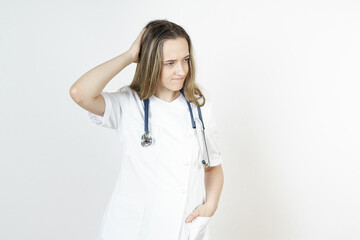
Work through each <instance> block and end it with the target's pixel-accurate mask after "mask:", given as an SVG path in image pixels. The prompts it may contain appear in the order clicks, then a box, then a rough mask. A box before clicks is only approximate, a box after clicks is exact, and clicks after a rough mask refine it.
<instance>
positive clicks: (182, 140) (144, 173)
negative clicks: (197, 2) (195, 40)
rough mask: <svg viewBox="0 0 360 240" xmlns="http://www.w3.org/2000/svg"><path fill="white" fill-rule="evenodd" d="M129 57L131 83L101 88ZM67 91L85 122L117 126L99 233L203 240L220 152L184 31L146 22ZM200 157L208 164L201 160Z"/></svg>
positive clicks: (218, 187)
mask: <svg viewBox="0 0 360 240" xmlns="http://www.w3.org/2000/svg"><path fill="white" fill-rule="evenodd" d="M130 63H137V67H136V72H135V76H134V79H133V81H132V83H131V85H129V86H125V87H123V88H121V89H119V90H118V91H116V92H103V91H102V90H103V89H104V87H105V86H106V84H107V83H108V82H109V81H110V80H111V79H112V78H113V77H114V76H115V75H116V74H118V73H119V72H120V71H121V70H122V69H123V68H125V67H126V66H127V65H129V64H130ZM180 90H181V91H180ZM70 95H71V97H72V99H73V100H74V101H75V102H76V103H77V104H78V105H79V106H81V107H82V108H84V109H85V110H87V111H88V116H89V120H90V122H91V123H92V124H94V125H97V126H102V127H107V128H112V129H116V131H117V133H118V136H119V138H120V143H121V147H122V159H121V161H122V162H121V163H122V164H121V170H120V174H119V177H118V180H117V184H116V187H115V189H114V191H113V194H112V196H111V199H110V201H109V203H108V206H107V208H106V211H105V214H104V217H103V222H102V225H101V227H100V230H99V233H98V239H99V240H100V239H101V240H105V239H106V240H115V239H116V240H122V239H124V240H131V239H138V240H145V239H146V240H172V239H173V240H178V239H180V240H182V239H184V240H185V239H186V240H188V239H193V240H194V239H197V240H200V239H209V228H208V223H209V221H210V219H211V217H212V216H213V215H214V213H215V211H216V209H217V206H218V202H219V198H220V194H221V191H222V186H223V172H222V167H221V164H222V158H221V156H220V152H219V150H218V148H217V144H216V141H217V131H216V124H215V119H214V116H213V113H212V110H211V104H210V103H209V101H205V97H204V96H203V94H202V92H201V91H200V89H199V87H198V86H197V85H196V83H195V67H194V59H193V51H192V45H191V41H190V38H189V36H188V34H187V33H186V31H185V30H184V29H183V28H182V27H181V26H179V25H177V24H175V23H172V22H169V21H167V20H155V21H151V22H149V23H148V24H147V25H146V26H145V28H144V29H143V30H142V31H141V32H140V34H139V36H138V37H137V39H136V40H135V41H134V43H133V44H132V46H131V47H130V49H129V50H128V51H126V52H125V53H123V54H121V55H119V56H117V57H115V58H113V59H111V60H109V61H107V62H105V63H103V64H101V65H99V66H97V67H95V68H93V69H91V70H90V71H88V72H87V73H85V74H84V75H83V76H81V77H80V78H79V79H78V80H77V81H76V82H75V83H74V84H73V86H72V87H71V89H70ZM147 99H148V100H147ZM146 101H148V102H147V103H148V105H147V104H146ZM146 105H147V106H148V108H147V109H148V113H147V114H146V113H145V112H146V111H145V106H146ZM197 107H201V109H200V110H201V114H202V119H203V122H204V126H205V129H206V135H205V139H206V145H205V141H203V137H202V135H201V134H202V133H201V128H202V123H201V118H200V115H199V113H198V108H197ZM190 109H191V111H192V112H193V114H192V116H193V120H194V121H193V120H192V118H191V114H190ZM146 116H147V118H148V122H147V124H146V123H145V121H146V120H145V119H146ZM194 123H195V126H196V130H195V129H193V127H194V125H193V124H194ZM146 125H147V126H148V128H147V129H146ZM144 128H145V130H148V131H149V132H147V134H144ZM145 135H146V137H147V138H146V139H144V138H145ZM147 145H148V146H147ZM205 146H206V147H205ZM206 148H207V152H206ZM204 156H205V157H204ZM207 156H208V158H209V159H210V163H208V162H206V163H205V164H204V163H202V162H201V161H202V160H203V159H204V158H206V159H207ZM206 164H208V165H209V166H208V165H206Z"/></svg>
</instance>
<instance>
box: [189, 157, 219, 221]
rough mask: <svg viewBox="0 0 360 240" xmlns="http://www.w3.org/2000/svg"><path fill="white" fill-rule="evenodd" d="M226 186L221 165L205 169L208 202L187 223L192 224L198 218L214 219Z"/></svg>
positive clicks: (195, 211) (190, 216) (196, 210)
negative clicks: (223, 188)
mask: <svg viewBox="0 0 360 240" xmlns="http://www.w3.org/2000/svg"><path fill="white" fill-rule="evenodd" d="M223 184H224V174H223V170H222V167H221V164H219V165H217V166H215V167H209V168H205V190H206V202H205V203H204V204H202V205H200V206H198V207H197V208H196V209H195V210H194V211H193V212H192V213H191V214H190V215H189V216H188V217H187V218H186V220H185V221H186V222H187V223H189V222H192V221H193V220H194V219H195V218H197V217H198V216H204V217H212V216H213V215H214V213H215V212H216V209H217V206H218V203H219V199H220V194H221V190H222V187H223Z"/></svg>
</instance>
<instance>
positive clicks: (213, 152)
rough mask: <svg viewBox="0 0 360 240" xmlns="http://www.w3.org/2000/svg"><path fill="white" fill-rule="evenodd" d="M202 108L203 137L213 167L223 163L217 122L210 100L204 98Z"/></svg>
mask: <svg viewBox="0 0 360 240" xmlns="http://www.w3.org/2000/svg"><path fill="white" fill-rule="evenodd" d="M202 108H204V110H203V111H204V113H203V121H204V125H205V139H206V145H207V149H208V152H209V158H210V166H211V167H214V166H217V165H220V164H222V163H223V160H222V156H221V153H220V148H219V134H218V130H217V122H216V119H215V115H214V112H213V107H212V103H211V101H209V100H208V99H206V102H205V105H204V106H203V107H202Z"/></svg>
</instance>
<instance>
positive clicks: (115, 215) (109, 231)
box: [102, 196, 145, 240]
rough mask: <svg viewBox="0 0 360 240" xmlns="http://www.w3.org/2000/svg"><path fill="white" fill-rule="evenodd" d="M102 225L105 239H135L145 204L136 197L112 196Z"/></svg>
mask: <svg viewBox="0 0 360 240" xmlns="http://www.w3.org/2000/svg"><path fill="white" fill-rule="evenodd" d="M109 204H110V205H109V209H108V212H107V215H106V218H105V220H104V221H105V222H104V226H103V234H102V235H103V237H104V239H106V240H118V239H127V240H137V239H138V235H139V231H140V227H141V222H142V218H143V214H144V209H145V204H142V203H140V202H137V201H136V199H131V198H125V197H119V196H116V197H113V198H112V199H111V201H110V203H109Z"/></svg>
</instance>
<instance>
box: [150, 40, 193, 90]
mask: <svg viewBox="0 0 360 240" xmlns="http://www.w3.org/2000/svg"><path fill="white" fill-rule="evenodd" d="M189 58H190V57H189V47H188V43H187V41H186V39H185V38H176V39H167V40H165V42H164V44H163V61H162V67H161V72H160V79H159V81H158V84H157V90H156V91H157V92H170V91H173V92H175V91H179V90H180V89H181V88H182V87H183V84H184V80H185V78H186V75H187V73H188V71H189V63H188V62H189Z"/></svg>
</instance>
